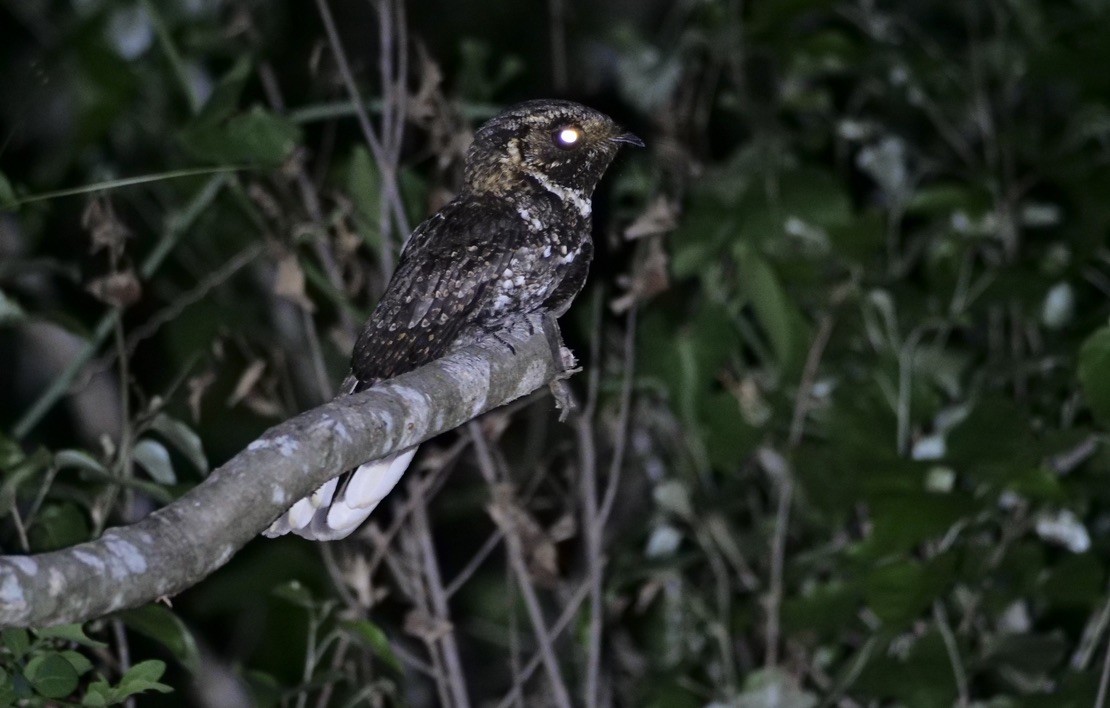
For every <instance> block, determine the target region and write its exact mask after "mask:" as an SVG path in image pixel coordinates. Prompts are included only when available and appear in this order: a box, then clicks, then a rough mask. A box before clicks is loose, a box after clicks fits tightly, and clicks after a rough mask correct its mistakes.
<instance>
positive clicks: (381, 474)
mask: <svg viewBox="0 0 1110 708" xmlns="http://www.w3.org/2000/svg"><path fill="white" fill-rule="evenodd" d="M489 206H490V208H486V209H480V208H474V207H473V206H472V205H471V204H469V203H468V204H465V205H461V206H459V205H454V206H448V207H446V208H445V209H444V210H443V211H441V212H440V213H439V214H437V215H436V216H433V217H432V218H431V219H429V220H428V221H425V222H424V223H423V224H421V225H420V227H419V228H418V229H417V230H416V231H415V232H414V233H413V235H412V237H411V238H410V239H409V242H408V243H407V244H406V246H405V250H404V253H403V254H402V256H401V262H400V263H398V265H397V270H396V272H395V273H394V275H393V278H392V279H391V280H390V281H389V286H388V287H387V288H386V292H385V294H384V295H383V296H382V299H381V300H380V301H379V302H378V306H377V307H376V308H375V309H374V313H373V314H372V315H371V316H370V319H369V320H368V321H367V323H366V326H365V327H364V328H363V331H362V334H361V335H360V336H359V338H358V341H357V342H356V343H355V349H354V352H353V353H352V355H351V376H349V377H348V378H347V380H346V381H344V384H343V390H342V392H341V394H340V395H343V394H351V393H355V392H356V391H360V390H363V389H365V388H368V387H369V386H372V385H373V384H374V383H375V382H377V381H380V380H382V379H387V378H392V377H394V376H398V375H400V374H403V373H405V372H406V371H411V370H412V369H415V368H417V367H419V366H421V365H423V364H426V363H428V362H430V361H433V360H435V359H438V358H439V357H441V356H443V354H445V353H446V352H447V350H448V348H450V346H451V345H452V344H454V343H455V341H456V340H457V339H458V338H459V336H460V334H465V333H466V332H467V331H468V330H469V329H470V328H472V327H474V326H475V323H476V321H477V320H480V315H481V313H482V312H484V311H487V310H486V308H487V306H488V304H489V301H490V298H491V297H496V295H493V293H499V292H502V290H503V287H502V286H499V285H498V283H497V281H498V279H503V277H504V276H503V274H504V272H505V268H506V266H507V265H508V264H509V262H510V261H511V260H512V259H513V257H514V256H515V255H519V252H520V251H519V249H520V247H521V246H522V245H524V244H525V241H526V240H527V236H528V234H527V233H526V229H525V228H524V227H523V225H522V222H521V221H520V220H519V217H518V216H517V215H515V214H513V213H512V212H506V210H505V209H498V208H497V207H496V205H489ZM512 311H516V310H515V309H513V310H512ZM488 324H493V323H488ZM478 326H481V323H480V322H479V323H478ZM415 453H416V448H415V447H414V448H410V449H408V450H404V451H401V452H398V453H394V454H393V455H390V456H388V457H384V458H382V459H380V460H373V461H371V462H367V463H366V464H363V465H361V466H359V467H358V468H356V469H353V470H348V471H346V472H344V473H343V474H341V475H340V476H339V477H337V478H335V479H332V480H330V481H328V482H327V483H326V484H324V485H323V486H322V487H320V489H318V490H317V491H316V492H315V493H313V494H312V495H310V496H308V497H305V498H304V499H302V500H300V501H298V502H297V503H296V504H294V505H293V506H292V507H291V508H290V509H289V510H288V511H287V512H286V513H285V514H283V515H282V516H281V517H279V518H278V519H277V520H276V521H275V522H274V523H273V524H272V525H271V526H270V528H269V529H267V530H266V531H265V534H266V535H267V536H271V537H274V536H280V535H282V534H285V533H289V532H290V531H292V532H293V533H295V534H297V535H299V536H302V537H304V538H308V539H312V540H317V541H330V540H336V539H340V538H344V537H346V536H348V535H350V534H351V532H353V531H354V530H355V529H356V528H358V527H359V525H361V524H362V522H363V521H364V520H366V518H367V517H368V516H370V513H371V512H372V511H373V510H374V508H375V507H377V505H378V504H379V503H380V502H381V500H382V499H384V498H385V496H386V495H387V494H388V493H389V492H390V490H392V489H393V487H394V486H396V484H397V482H398V481H400V479H401V475H402V474H404V472H405V469H406V468H407V467H408V465H409V462H410V461H411V460H412V457H413V455H414V454H415Z"/></svg>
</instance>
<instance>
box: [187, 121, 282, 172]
mask: <svg viewBox="0 0 1110 708" xmlns="http://www.w3.org/2000/svg"><path fill="white" fill-rule="evenodd" d="M300 139H301V130H300V128H299V127H298V126H297V125H296V124H294V123H292V122H290V121H289V120H286V119H285V118H282V117H281V116H277V115H274V114H273V113H269V112H268V111H266V110H265V109H264V108H262V107H260V106H255V107H253V108H251V110H250V111H248V112H246V113H242V114H239V115H236V116H234V117H232V118H230V119H228V120H227V121H226V122H224V123H221V124H220V125H195V126H193V127H191V128H187V129H186V130H185V131H184V132H182V134H181V143H182V146H183V147H184V148H185V150H187V151H188V152H189V153H191V154H192V155H193V156H195V157H197V158H199V159H201V160H206V161H209V162H215V163H219V164H240V163H246V164H257V165H262V166H271V167H276V166H277V165H280V164H281V162H282V161H283V160H285V158H287V157H288V156H289V155H290V154H291V153H292V152H293V149H294V148H295V147H296V146H297V143H298V142H299V141H300Z"/></svg>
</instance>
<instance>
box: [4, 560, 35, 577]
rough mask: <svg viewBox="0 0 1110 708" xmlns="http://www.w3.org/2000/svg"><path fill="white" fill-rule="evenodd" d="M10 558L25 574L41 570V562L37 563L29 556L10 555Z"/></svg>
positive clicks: (32, 573)
mask: <svg viewBox="0 0 1110 708" xmlns="http://www.w3.org/2000/svg"><path fill="white" fill-rule="evenodd" d="M8 560H10V561H11V562H12V565H14V566H15V567H16V568H19V570H20V571H22V572H23V573H24V574H25V575H34V574H35V573H37V572H39V564H38V563H36V562H35V560H34V559H33V558H28V557H26V556H10V557H9V558H8Z"/></svg>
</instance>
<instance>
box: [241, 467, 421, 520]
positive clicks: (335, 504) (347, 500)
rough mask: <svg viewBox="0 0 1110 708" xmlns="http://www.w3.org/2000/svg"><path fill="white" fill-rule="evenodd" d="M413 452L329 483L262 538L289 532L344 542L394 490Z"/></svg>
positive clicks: (305, 499)
mask: <svg viewBox="0 0 1110 708" xmlns="http://www.w3.org/2000/svg"><path fill="white" fill-rule="evenodd" d="M416 450H417V448H415V447H414V448H412V449H410V450H405V451H404V452H401V453H398V454H396V455H390V456H389V457H383V458H382V459H380V460H374V461H373V462H367V463H366V464H364V465H361V466H360V467H359V468H358V469H356V470H354V471H352V472H347V473H345V474H342V475H340V476H338V477H336V478H334V479H330V480H328V481H327V482H326V483H324V484H323V485H322V486H321V487H320V488H319V489H317V490H316V491H315V492H313V493H312V495H311V496H309V497H305V498H304V499H301V500H300V501H298V502H297V503H296V504H294V505H293V506H291V507H290V508H289V511H287V512H285V513H284V514H282V515H281V516H280V517H279V518H278V520H277V521H275V522H274V523H273V524H271V525H270V528H268V529H266V531H264V532H263V534H264V535H266V536H269V537H270V538H273V537H275V536H280V535H282V534H285V533H289V532H290V531H292V532H293V533H295V534H297V535H298V536H301V537H303V538H307V539H310V540H314V541H335V540H338V539H341V538H346V537H347V536H349V535H350V534H351V532H353V531H354V530H355V529H356V528H358V527H359V525H361V524H362V522H363V521H365V520H366V518H367V517H368V516H370V513H371V512H372V511H374V508H375V507H377V506H378V504H379V503H380V502H381V501H382V499H385V497H386V495H387V494H389V492H390V491H391V490H392V489H393V488H394V487H395V486H397V482H398V481H400V479H401V475H403V474H404V473H405V470H406V469H408V466H409V463H410V462H412V458H413V455H415V454H416ZM337 488H338V491H337Z"/></svg>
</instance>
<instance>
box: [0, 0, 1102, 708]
mask: <svg viewBox="0 0 1110 708" xmlns="http://www.w3.org/2000/svg"><path fill="white" fill-rule="evenodd" d="M320 6H321V3H319V2H318V3H315V4H313V3H292V2H265V3H264V2H250V1H239V0H225V1H220V0H189V1H188V2H183V3H171V2H163V1H160V0H135V1H134V2H131V1H127V0H81V2H72V3H67V2H52V1H50V0H36V1H34V2H25V1H23V0H6V2H4V3H2V4H0V8H2V13H3V18H4V19H3V21H0V61H2V64H0V66H3V67H4V68H5V71H4V76H5V79H4V81H3V82H0V121H2V132H0V136H2V140H0V204H2V205H5V206H4V210H3V212H2V213H0V361H3V362H4V366H3V367H0V471H2V473H3V481H2V483H0V515H2V528H0V544H2V548H3V551H4V552H5V553H27V552H41V551H46V550H50V549H56V548H61V547H65V546H68V545H72V544H74V543H77V542H80V541H82V540H86V539H88V538H90V537H95V536H96V535H98V534H99V533H100V532H101V531H102V530H103V529H104V528H105V527H107V526H112V525H118V524H123V523H127V522H129V521H132V520H134V519H136V518H140V517H141V516H143V515H145V514H146V513H149V511H150V510H151V509H153V508H156V507H157V506H158V505H160V504H163V503H165V502H167V501H169V500H171V499H173V498H174V497H176V496H178V495H180V494H181V493H182V492H183V491H185V490H187V489H188V488H189V487H191V486H193V485H195V484H197V483H199V482H200V481H201V479H202V478H203V476H204V475H205V474H206V473H207V471H208V470H209V469H210V468H211V467H213V466H216V465H218V464H219V463H220V462H221V461H222V460H225V459H227V458H228V457H229V456H230V455H232V454H234V453H235V452H236V451H238V450H239V449H241V448H242V447H243V446H244V445H245V444H247V443H248V442H249V441H250V440H252V439H253V438H254V437H255V436H256V435H258V434H259V433H260V432H261V431H262V430H264V429H265V428H266V427H268V426H269V425H271V424H273V423H275V422H277V421H279V420H281V419H283V418H285V417H288V416H290V415H292V414H294V413H296V412H298V411H300V410H303V409H305V408H308V407H310V406H312V405H315V404H317V403H319V402H321V401H323V400H326V398H327V397H328V396H329V395H330V394H331V392H332V390H333V389H332V387H333V386H334V385H335V383H336V382H338V381H339V380H340V378H341V377H342V375H343V373H344V367H345V359H346V356H347V353H348V352H349V348H350V344H351V341H352V340H351V338H352V333H353V332H354V331H355V330H354V328H355V327H357V325H358V323H359V322H360V321H361V319H362V318H363V317H365V315H366V314H367V313H368V312H369V310H370V308H371V307H372V304H373V302H374V301H375V299H376V297H377V295H378V294H379V293H380V292H381V289H382V287H383V284H384V274H385V273H387V272H388V270H389V267H390V265H391V262H392V259H393V257H394V254H395V250H396V246H397V244H398V242H399V237H400V236H402V235H403V234H404V233H406V232H407V227H409V226H411V225H412V224H414V223H416V222H418V221H419V220H420V219H422V218H423V217H424V216H425V215H426V214H428V213H429V212H430V211H431V210H433V209H434V208H435V207H436V206H438V205H439V204H442V203H443V201H444V200H445V199H446V198H447V197H448V196H449V194H450V191H451V190H452V189H453V188H454V187H455V186H456V185H457V183H458V177H459V169H460V163H459V159H460V155H461V150H462V149H463V146H464V145H465V142H466V139H467V136H468V134H469V131H470V130H471V129H472V128H473V127H474V125H476V124H477V123H478V122H480V121H481V120H483V119H485V118H486V117H488V116H490V115H492V114H493V113H495V112H496V111H497V110H498V109H499V108H500V107H502V106H504V105H507V104H509V103H511V102H514V101H516V100H520V99H524V98H533V97H540V96H564V97H569V98H574V99H578V100H582V101H584V102H587V103H589V104H591V105H594V106H596V107H598V108H601V109H603V110H606V111H608V112H610V113H611V114H612V115H614V116H615V117H617V118H618V119H619V120H620V121H622V122H623V123H624V124H625V125H627V126H628V127H629V128H631V129H633V130H635V131H636V132H638V133H639V134H641V135H642V136H643V137H644V138H645V140H646V141H647V142H648V144H649V148H648V150H646V151H642V152H640V153H637V154H627V155H625V156H623V157H622V158H621V159H620V160H619V161H618V163H617V164H616V165H615V166H614V167H613V169H612V170H611V172H610V176H609V177H608V178H607V180H606V182H605V183H604V184H603V186H602V188H601V190H600V193H599V194H598V195H597V197H596V200H595V201H596V203H597V205H598V208H597V209H596V210H595V214H596V216H595V237H596V240H597V241H598V244H599V251H600V253H599V257H598V260H597V262H596V263H595V266H594V268H593V272H592V276H591V280H590V283H589V286H588V288H587V290H586V291H585V292H584V293H583V295H582V296H581V297H580V299H579V301H578V303H577V305H576V307H575V308H574V310H573V311H572V312H571V313H570V315H568V316H567V317H566V318H564V330H565V333H566V336H567V338H568V340H569V342H570V343H571V344H572V346H573V347H574V348H575V349H576V351H577V352H578V353H579V354H580V356H581V358H582V359H583V362H584V364H585V367H586V369H585V371H584V372H583V373H582V374H580V375H578V376H577V377H576V378H575V379H574V380H573V381H572V385H573V387H574V389H575V391H576V393H577V395H578V396H579V398H580V399H581V400H582V402H583V403H584V404H585V406H584V411H585V413H584V416H583V417H580V418H578V419H577V421H575V422H572V424H571V425H565V424H560V423H558V422H557V420H556V416H555V414H554V412H553V410H552V403H551V399H550V397H549V396H547V395H537V396H535V397H533V398H532V399H529V400H528V401H527V402H525V403H522V404H519V405H516V406H513V407H511V408H510V410H507V411H501V412H498V413H494V414H491V415H489V416H487V417H486V418H485V419H483V421H482V422H481V424H480V425H479V426H477V427H475V426H472V427H471V428H469V430H468V432H464V433H461V434H449V435H445V436H443V437H442V438H441V439H440V440H438V441H437V442H436V443H434V444H431V445H428V446H426V447H425V449H424V452H423V453H422V457H421V458H418V465H417V466H418V467H419V474H414V473H410V475H409V477H410V478H411V479H418V478H419V479H421V480H425V481H426V482H427V484H426V485H423V486H422V485H415V484H413V485H410V486H409V487H408V488H407V489H405V490H399V491H398V492H396V493H395V494H394V495H393V497H394V498H393V499H392V500H391V503H390V505H389V506H391V507H392V508H391V509H385V510H383V511H382V512H381V513H380V514H377V515H375V521H376V523H375V524H373V525H372V527H371V528H368V529H367V530H366V531H364V532H363V533H362V534H360V535H359V536H358V537H357V538H356V539H355V540H354V541H352V542H350V543H344V544H341V545H329V546H318V545H312V544H308V543H306V542H302V541H300V540H297V539H282V540H280V541H269V540H264V539H263V540H259V541H257V542H255V543H252V544H251V545H250V546H248V547H247V548H246V549H245V550H244V551H243V552H241V553H240V554H239V555H238V556H237V557H236V558H234V559H233V560H232V561H231V562H230V563H229V564H228V565H227V566H226V567H225V568H223V569H222V570H220V571H219V572H217V573H216V574H214V575H213V576H212V577H210V578H208V579H207V580H205V581H204V582H202V583H201V584H199V585H198V586H196V587H195V588H193V589H190V590H188V591H186V592H184V593H182V594H181V595H180V596H178V597H175V598H173V600H172V606H171V605H169V604H155V605H151V606H148V607H144V608H140V609H137V610H133V611H130V612H125V613H121V614H120V615H117V616H113V617H109V618H106V619H102V620H97V621H94V622H90V623H87V624H86V625H85V626H84V627H83V628H82V627H75V626H70V627H63V628H59V629H53V630H41V631H32V632H26V631H23V630H5V631H4V632H3V634H2V642H0V643H2V648H0V704H10V703H12V702H17V701H18V702H22V703H26V704H32V705H33V704H42V703H44V702H47V701H49V700H61V699H64V700H66V701H68V702H71V703H83V704H84V705H106V704H112V703H118V702H131V703H135V702H137V703H138V704H149V705H193V704H195V705H212V706H222V705H242V704H247V703H254V704H257V705H289V706H292V705H296V706H304V705H333V704H334V705H361V704H371V705H395V704H396V705H414V706H420V705H436V704H438V703H444V702H448V701H449V700H450V697H451V696H452V695H453V694H452V693H451V691H452V690H453V688H457V686H458V685H459V682H462V683H463V684H465V690H466V691H467V692H469V694H470V696H471V698H472V699H473V700H474V701H475V702H476V703H481V704H483V705H497V704H498V701H500V702H501V704H503V705H514V704H516V705H541V704H546V703H554V704H558V703H560V702H564V703H567V704H574V705H578V704H589V705H603V704H612V705H649V706H650V705H655V706H706V705H713V706H782V707H784V708H785V707H789V708H795V707H803V706H816V705H837V706H874V705H898V706H947V705H954V704H955V705H972V704H976V705H990V706H1042V705H1043V706H1089V705H1100V706H1101V705H1103V704H1104V702H1105V700H1106V694H1107V681H1108V674H1110V653H1108V651H1107V643H1108V641H1110V635H1108V632H1107V628H1108V625H1110V603H1108V600H1107V592H1106V584H1107V578H1106V561H1105V558H1106V556H1107V553H1106V551H1107V548H1108V543H1110V514H1108V511H1110V494H1108V492H1107V489H1108V487H1107V484H1106V481H1107V475H1108V471H1110V458H1108V455H1107V448H1106V445H1105V436H1104V434H1103V433H1102V430H1103V428H1104V427H1105V425H1106V423H1107V421H1108V420H1110V328H1108V327H1107V321H1108V316H1110V308H1108V305H1107V300H1108V297H1107V296H1108V295H1110V250H1108V249H1107V247H1106V245H1105V238H1106V234H1107V230H1108V227H1110V199H1108V198H1107V195H1108V194H1110V106H1108V104H1107V100H1108V97H1110V73H1108V72H1107V71H1106V69H1105V67H1106V66H1107V65H1108V64H1110V41H1108V40H1110V35H1108V32H1110V30H1107V27H1110V24H1108V21H1110V6H1108V5H1107V3H1105V2H1103V1H1101V0H984V1H983V2H977V3H963V4H954V3H948V2H943V1H941V0H923V1H922V2H917V3H913V4H910V3H897V2H880V1H877V0H860V1H859V2H833V1H829V0H791V1H789V2H772V1H771V0H753V1H752V2H749V3H741V2H738V1H737V0H696V1H695V0H680V1H679V2H673V3H669V2H639V1H637V2H633V1H631V0H625V1H623V2H612V3H579V2H573V1H571V0H549V2H547V3H493V2H473V3H458V2H444V1H437V0H427V1H426V2H414V3H410V4H407V5H401V4H399V3H398V2H394V1H393V0H373V1H367V2H353V1H346V0H345V1H344V2H338V1H337V2H334V3H332V4H331V5H330V6H327V7H330V12H331V13H333V14H334V16H335V23H336V25H337V27H338V29H339V31H338V39H339V40H340V43H341V45H342V47H343V48H344V49H345V52H346V56H347V58H348V59H349V63H350V71H351V78H352V79H353V83H354V85H356V86H357V87H358V89H359V92H360V95H361V97H362V98H364V99H365V105H366V106H367V113H366V114H365V115H367V116H368V117H369V119H370V122H371V123H372V124H373V130H374V131H375V135H377V136H379V138H380V140H381V142H382V145H383V146H384V151H383V152H379V151H376V150H373V149H371V148H369V147H368V143H367V139H366V135H365V132H364V131H363V129H362V127H361V125H360V122H359V120H358V117H357V113H358V112H357V111H356V110H355V109H354V105H355V104H354V103H353V102H352V100H351V94H350V86H349V85H348V84H347V83H346V82H345V81H344V78H343V72H342V71H341V65H340V64H339V63H337V60H336V54H335V49H336V46H337V45H336V38H335V37H329V36H328V33H327V32H326V31H325V25H324V23H323V22H322V21H321V13H320ZM402 108H403V110H402ZM132 178H139V179H135V180H133V181H134V182H136V183H133V184H132V183H121V182H120V180H131V179H132ZM394 180H396V184H397V185H398V189H397V192H399V195H400V196H399V199H398V198H397V196H396V193H394V192H393V191H391V187H390V185H391V184H393V183H394ZM476 453H477V454H476ZM484 466H485V468H486V471H488V469H489V468H490V467H493V468H495V470H496V471H497V473H498V474H499V475H500V479H501V480H502V482H503V484H502V485H499V486H495V487H490V486H487V484H486V483H485V482H484V481H483V476H482V474H480V471H482V469H483V467H484ZM402 486H405V485H402ZM505 489H511V490H513V492H512V493H511V494H510V496H509V499H508V501H506V500H505V497H504V490H505ZM413 493H415V497H414V498H415V500H416V501H415V502H413V503H409V502H408V501H406V500H407V499H408V497H407V496H406V495H408V494H413ZM498 494H501V495H502V496H500V497H499V496H498ZM491 499H492V500H494V501H493V502H491ZM498 500H500V501H498ZM491 504H492V506H491ZM499 504H500V506H499ZM490 509H492V511H493V513H494V515H496V514H497V513H502V514H504V513H510V514H513V515H515V516H516V518H517V519H518V521H519V522H520V524H519V526H518V528H524V529H526V530H527V533H520V534H515V533H514V534H509V535H508V536H506V535H503V534H499V533H498V532H497V526H496V525H495V523H494V521H493V520H491V516H490V511H489V510H490ZM513 547H516V548H517V549H518V551H519V552H520V553H521V554H522V555H521V557H523V558H524V559H525V560H526V561H527V563H526V566H524V567H514V565H513V563H511V562H509V561H508V560H507V559H511V558H512V557H513V556H512V552H511V550H512V548H513ZM429 561H431V562H432V564H433V565H434V566H435V567H436V569H437V572H438V575H439V579H438V580H437V579H436V578H435V577H434V575H429V572H428V568H429ZM601 568H604V574H603V576H602V575H601V574H600V573H599V570H600V569H601ZM437 584H438V587H439V589H440V590H444V589H445V588H446V591H448V592H449V613H448V614H444V613H442V612H440V611H438V610H436V608H435V607H433V606H432V604H431V601H430V600H429V599H428V591H429V590H428V589H429V588H432V589H434V588H435V586H436V585H437ZM595 592H596V595H594V594H592V593H595ZM587 596H589V599H586V598H587ZM533 610H538V612H539V614H540V622H539V623H538V627H539V630H537V623H536V618H535V616H534V615H533V614H532V611H533ZM452 630H453V631H452ZM543 633H547V634H549V635H554V639H552V641H551V644H550V647H551V649H550V652H549V653H548V656H547V657H546V658H547V659H548V662H547V663H546V664H545V662H544V661H537V660H536V659H535V657H536V656H541V655H542V654H543V652H542V651H539V649H540V648H542V646H543V642H542V641H540V640H538V639H537V637H538V636H540V635H541V634H543ZM445 637H451V638H452V640H453V641H454V642H456V643H457V655H458V656H459V657H460V658H461V665H459V666H456V667H454V668H452V667H451V666H449V665H448V664H449V662H448V661H447V658H448V656H449V654H450V650H449V648H448V647H447V642H448V640H447V639H445ZM538 651H539V653H538V654H537V652H538ZM540 664H545V665H544V666H541V667H540V668H537V666H539V665H540ZM552 666H554V669H555V670H554V673H555V674H556V675H557V677H555V678H553V677H552V675H551V673H552V672H551V671H550V669H551V667H552ZM559 684H561V685H563V686H565V688H566V691H567V693H566V694H565V695H564V694H562V693H561V692H560V691H559V690H558V689H557V685H559ZM133 694H134V695H133ZM136 696H137V698H136ZM567 696H569V698H568V697H567Z"/></svg>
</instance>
